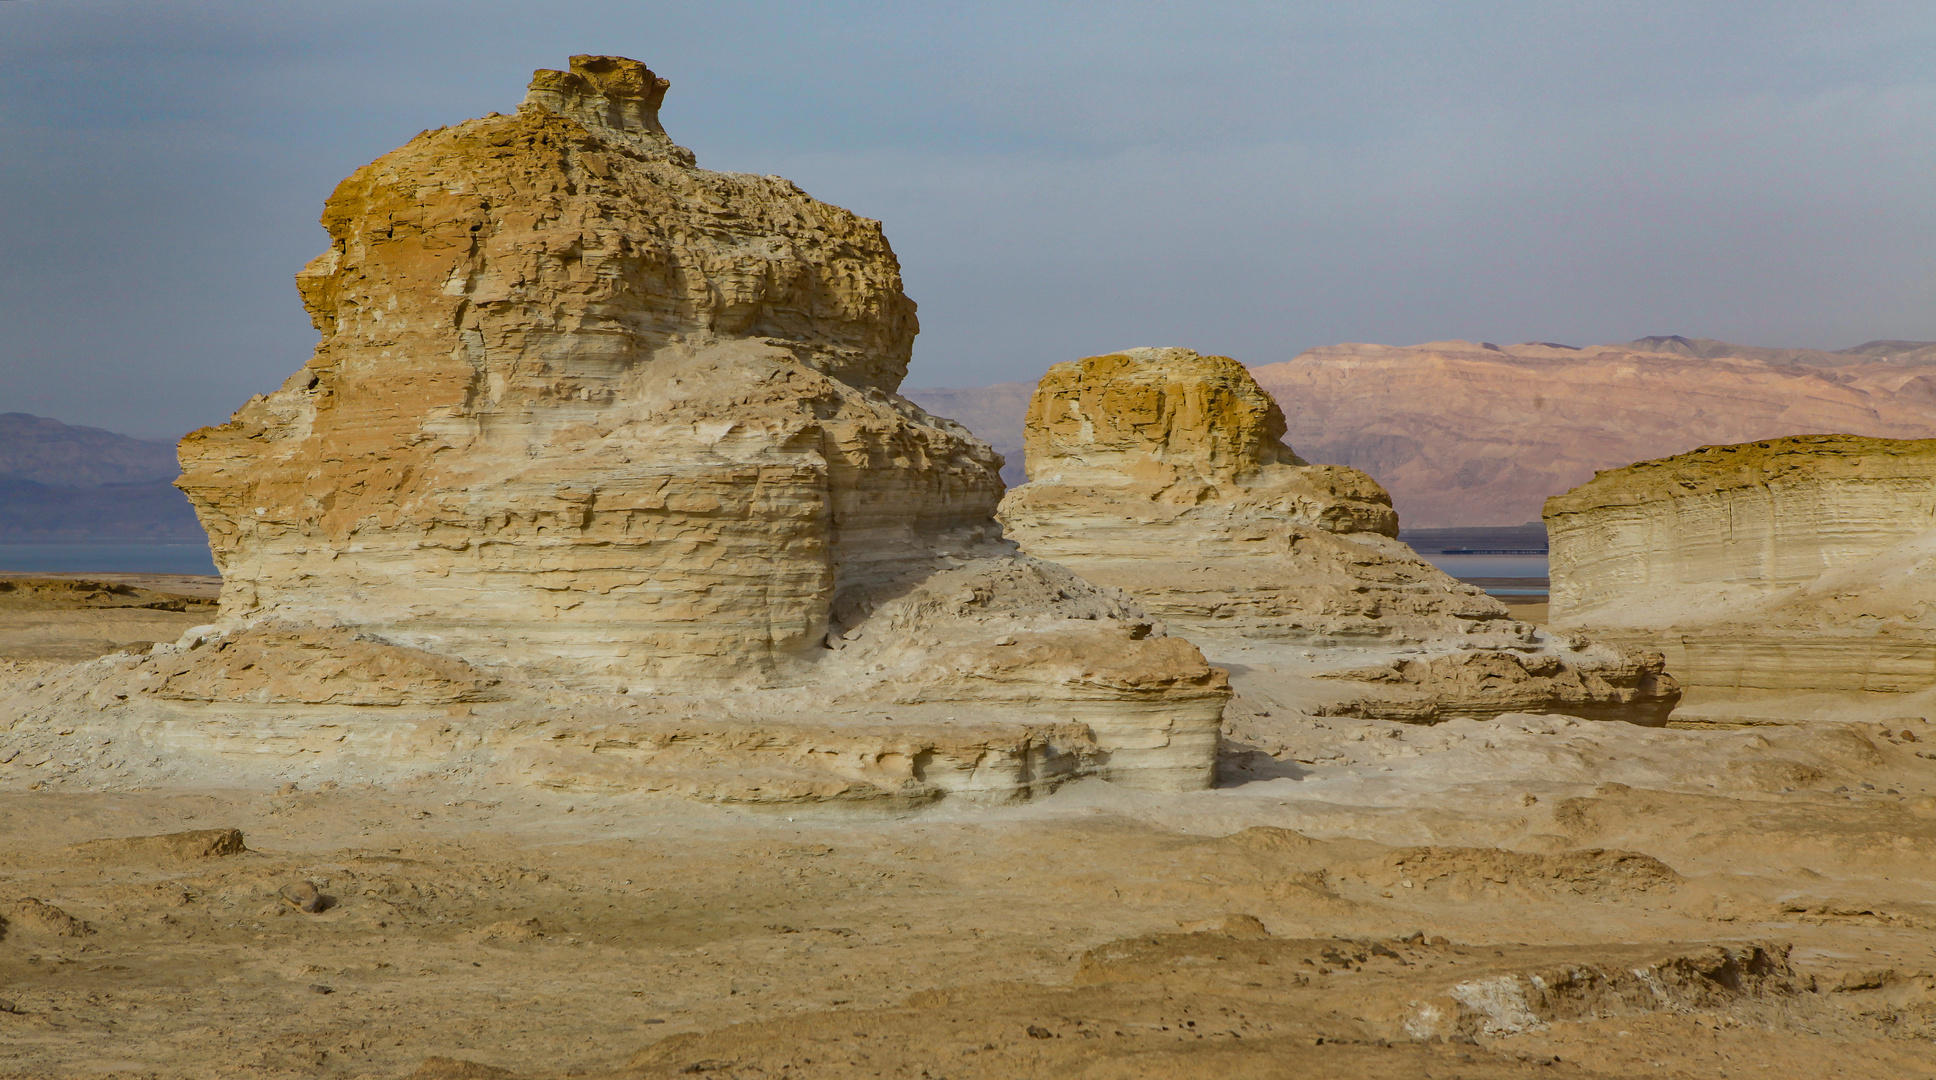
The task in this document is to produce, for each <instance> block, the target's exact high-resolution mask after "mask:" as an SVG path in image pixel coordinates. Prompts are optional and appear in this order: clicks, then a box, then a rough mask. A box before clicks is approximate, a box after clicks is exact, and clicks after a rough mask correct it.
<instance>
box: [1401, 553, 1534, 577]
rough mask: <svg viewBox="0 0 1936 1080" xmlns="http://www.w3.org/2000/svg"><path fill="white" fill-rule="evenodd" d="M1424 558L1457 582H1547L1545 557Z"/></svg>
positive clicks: (1445, 556)
mask: <svg viewBox="0 0 1936 1080" xmlns="http://www.w3.org/2000/svg"><path fill="white" fill-rule="evenodd" d="M1418 554H1419V557H1420V558H1423V559H1424V560H1425V561H1426V562H1428V563H1431V564H1432V565H1433V566H1436V567H1438V568H1439V569H1441V570H1443V571H1445V572H1446V573H1448V574H1451V575H1452V576H1453V577H1455V578H1544V577H1545V576H1546V556H1544V555H1440V554H1439V553H1438V552H1436V551H1421V552H1419V553H1418Z"/></svg>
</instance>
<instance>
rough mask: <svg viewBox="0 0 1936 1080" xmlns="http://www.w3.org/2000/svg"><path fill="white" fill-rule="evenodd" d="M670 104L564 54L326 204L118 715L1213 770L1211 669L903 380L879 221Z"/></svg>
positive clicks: (1129, 771) (193, 488) (1146, 775)
mask: <svg viewBox="0 0 1936 1080" xmlns="http://www.w3.org/2000/svg"><path fill="white" fill-rule="evenodd" d="M665 91H666V83H665V81H664V80H662V79H658V78H657V77H656V76H654V75H653V74H652V72H650V71H649V70H647V69H646V68H645V67H644V66H643V65H641V64H638V63H636V62H634V61H630V60H624V59H619V58H612V57H584V56H581V57H574V58H573V59H572V63H571V68H570V70H569V71H562V72H560V71H541V72H539V73H538V75H537V77H536V79H535V81H534V82H533V83H532V85H531V89H530V93H529V96H528V97H527V98H526V100H525V102H524V104H523V105H522V106H521V107H520V108H519V109H518V110H517V111H516V112H515V113H512V114H509V115H498V114H493V115H491V116H488V117H485V118H483V119H480V120H472V121H468V122H466V123H462V124H458V125H455V126H452V127H447V128H441V129H438V130H435V131H430V132H426V133H424V134H422V135H420V136H418V137H417V138H416V139H414V140H412V141H411V142H410V143H409V144H408V145H406V146H404V147H402V148H401V149H399V150H397V151H395V152H393V153H390V154H388V155H385V156H384V157H382V158H380V159H378V160H377V161H376V162H374V163H372V164H371V165H369V166H367V167H365V168H363V169H360V170H358V171H357V172H356V173H355V174H354V175H352V176H351V177H350V178H349V179H347V180H345V181H344V182H343V183H342V184H341V185H340V186H339V187H338V188H337V190H336V191H335V193H334V194H333V195H332V196H331V197H330V199H329V201H328V204H327V206H326V208H325V211H324V214H323V224H324V226H325V227H326V228H327V229H328V231H329V233H330V237H331V246H330V248H329V250H328V251H326V252H325V253H324V254H323V255H321V256H319V257H318V258H317V259H315V260H313V261H312V262H311V263H310V264H309V265H308V266H306V267H305V268H304V269H303V271H302V273H301V274H300V275H299V276H298V285H299V287H300V291H301V293H302V297H303V302H304V303H305V305H306V306H307V307H308V309H309V312H310V315H311V317H312V319H313V320H314V322H315V324H316V327H317V329H318V330H319V331H320V333H321V335H322V339H321V341H320V343H319V344H318V345H317V348H316V351H315V354H314V356H313V357H312V358H311V359H310V360H309V362H308V363H307V364H306V365H305V366H304V367H303V368H302V369H301V370H299V371H298V372H296V373H295V374H294V375H292V376H291V377H290V378H289V380H288V381H287V382H286V383H285V384H284V385H283V387H282V388H281V389H280V390H278V391H276V392H275V393H273V394H270V395H267V396H266V397H259V398H256V399H254V400H252V401H250V402H249V403H248V404H247V405H245V406H243V408H242V409H241V410H239V411H238V412H237V413H236V414H235V417H234V418H233V419H232V420H231V421H230V422H229V423H227V424H224V425H220V426H218V427H212V428H205V429H203V430H201V431H198V432H195V433H194V434H192V435H190V436H189V437H188V438H187V439H185V440H183V443H182V446H181V460H182V467H183V475H182V477H181V479H180V481H179V483H180V486H181V488H182V489H183V490H184V491H186V492H187V493H188V494H189V496H190V498H191V499H192V500H193V501H194V503H195V506H196V511H197V513H198V514H199V515H200V517H201V520H202V522H203V524H204V525H205V526H206V528H207V530H208V534H209V537H210V542H211V546H212V548H213V550H214V553H215V558H216V561H217V563H218V564H219V566H220V567H221V569H222V572H223V578H224V588H223V594H222V600H221V613H220V618H219V619H218V620H216V622H215V624H213V626H212V627H211V628H210V630H209V632H208V633H205V634H199V635H191V636H192V637H193V639H194V640H193V641H190V640H189V639H184V642H183V643H182V646H181V649H179V650H174V651H172V652H171V650H169V649H159V650H156V654H155V655H154V656H151V657H149V658H146V659H144V660H141V661H139V662H136V666H137V667H140V668H141V670H139V671H135V672H133V673H131V674H129V675H128V676H127V677H128V679H129V680H131V681H132V683H133V684H135V685H137V686H138V687H139V689H140V691H141V692H140V693H139V694H138V695H136V696H135V698H134V700H136V701H139V702H148V703H152V702H157V701H163V702H174V703H181V702H212V703H231V702H232V703H244V704H253V705H257V706H261V707H263V708H265V709H271V710H273V709H276V708H284V709H285V710H286V709H287V708H299V709H304V708H308V709H313V708H352V707H388V708H407V707H411V706H430V705H441V706H446V707H450V708H461V709H464V710H471V709H473V705H472V703H474V702H476V703H480V704H477V705H476V706H475V708H476V709H478V710H482V712H481V713H480V714H479V715H487V714H489V712H490V710H491V709H492V708H493V706H491V705H490V704H489V701H491V700H493V699H498V698H508V699H513V700H525V699H530V700H537V699H536V698H533V697H532V695H534V694H535V695H538V697H542V696H543V695H544V694H546V693H572V694H582V693H586V692H596V693H599V694H602V695H604V697H605V698H606V699H621V700H618V701H617V702H616V703H615V702H614V701H613V700H605V701H603V703H602V704H599V705H598V706H597V708H598V709H606V710H607V711H611V712H613V715H614V716H616V717H617V719H616V720H615V721H614V722H615V723H621V724H623V723H640V724H659V725H661V726H664V725H670V727H669V728H666V730H678V731H688V732H689V731H690V730H691V729H692V725H693V724H695V723H696V724H698V725H699V727H702V728H706V729H708V730H714V731H743V730H751V729H749V728H748V727H747V725H749V724H750V725H753V728H757V729H759V730H763V731H771V730H776V729H786V730H791V731H793V732H794V734H793V735H789V736H787V737H786V738H785V739H782V740H781V741H782V742H783V743H785V744H787V745H794V746H796V747H797V748H798V749H799V758H800V761H802V762H809V763H810V762H812V761H813V760H815V754H816V753H817V751H814V750H813V749H812V747H813V745H814V740H815V738H816V736H813V735H812V734H811V731H812V730H820V729H821V728H825V727H826V725H827V724H828V723H829V722H831V723H833V724H834V726H836V727H838V726H839V725H840V724H842V723H846V722H849V721H851V722H853V723H862V722H863V721H864V722H865V723H866V724H868V725H871V728H872V729H874V730H899V731H900V733H901V734H900V736H898V737H897V740H896V742H895V746H896V747H897V749H896V750H894V751H893V752H894V753H895V754H903V753H904V754H905V756H906V757H907V758H908V760H909V761H910V762H911V764H910V765H909V767H908V768H907V769H905V770H903V772H904V774H905V775H903V776H902V780H905V781H907V782H908V783H910V784H913V785H915V786H916V787H920V786H921V785H923V784H925V785H927V787H926V788H925V789H924V790H930V791H932V790H940V789H945V788H946V787H947V782H946V779H945V778H942V779H938V780H934V781H932V782H930V781H928V780H924V779H923V777H922V775H921V773H922V768H923V766H922V764H921V763H922V762H923V761H925V760H927V758H928V757H932V755H931V754H927V752H926V751H924V750H922V749H921V747H922V745H924V743H923V740H924V739H925V740H927V741H928V742H932V743H934V744H935V745H936V746H939V745H942V744H946V745H950V746H955V747H956V749H957V750H959V748H960V746H962V745H967V744H968V743H972V742H973V740H972V739H969V740H966V742H964V739H963V738H962V737H961V736H960V735H959V733H958V732H956V731H954V730H953V729H950V728H948V726H947V725H949V724H951V723H959V724H966V723H968V722H969V721H970V720H971V719H972V720H973V721H974V722H975V723H977V724H979V725H981V727H980V728H979V729H978V730H983V731H987V730H992V729H991V728H990V725H993V726H994V728H1002V731H1001V733H1000V734H999V735H998V736H996V737H995V738H996V742H997V743H1000V744H1001V745H1004V746H1007V745H1010V744H1013V743H1015V742H1016V740H1017V739H1020V740H1022V741H1023V742H1027V741H1028V740H1030V739H1034V740H1035V741H1037V742H1041V743H1044V744H1053V743H1055V740H1056V739H1058V738H1062V737H1063V736H1062V735H1061V734H1056V733H1064V734H1066V733H1067V732H1070V731H1080V732H1081V735H1080V737H1079V738H1078V739H1077V740H1076V743H1077V744H1079V745H1077V744H1071V747H1070V748H1069V749H1068V752H1067V753H1063V752H1062V751H1060V750H1056V751H1055V752H1054V753H1051V754H1050V757H1056V758H1057V759H1058V760H1063V761H1068V762H1073V763H1074V764H1073V765H1071V766H1070V767H1069V769H1067V770H1065V771H1067V772H1069V774H1071V775H1076V774H1081V773H1085V772H1087V773H1102V774H1105V775H1111V776H1116V777H1119V778H1122V779H1126V780H1132V781H1136V782H1144V783H1150V784H1153V785H1156V786H1170V787H1188V786H1201V785H1202V784H1205V783H1207V782H1208V780H1209V777H1210V772H1211V768H1212V763H1213V759H1214V752H1215V740H1216V726H1217V720H1218V715H1219V713H1220V710H1221V705H1222V701H1223V700H1224V699H1225V698H1226V697H1227V696H1228V690H1227V689H1226V688H1225V686H1224V683H1223V676H1222V673H1221V672H1218V671H1215V670H1214V669H1211V668H1210V667H1208V666H1207V665H1206V664H1205V663H1204V661H1203V658H1202V656H1201V654H1200V653H1198V652H1197V651H1196V650H1195V649H1194V648H1193V647H1192V646H1190V645H1189V644H1187V643H1185V642H1183V641H1180V640H1177V639H1173V638H1168V637H1165V636H1164V634H1163V633H1162V631H1161V630H1160V628H1156V627H1153V626H1152V625H1151V623H1150V621H1149V620H1147V619H1146V618H1144V617H1143V616H1142V615H1141V613H1140V612H1139V611H1138V610H1136V608H1135V607H1134V605H1132V604H1128V603H1126V602H1124V600H1123V598H1122V597H1121V596H1120V595H1119V594H1116V593H1114V592H1113V591H1112V590H1106V589H1098V588H1096V587H1095V586H1093V585H1091V584H1089V583H1087V582H1084V581H1082V580H1081V579H1079V578H1076V577H1075V576H1074V575H1072V574H1069V573H1068V572H1067V571H1064V570H1061V569H1060V568H1057V567H1053V566H1048V565H1045V564H1043V563H1040V562H1038V561H1036V560H1033V559H1029V558H1026V557H1022V556H1020V555H1019V554H1018V553H1017V552H1016V550H1015V548H1014V545H1013V544H1011V543H1008V542H1007V541H1005V540H1003V539H1002V537H1001V533H1000V529H999V527H998V526H997V525H996V523H995V521H994V517H993V514H994V511H995V508H996V505H997V502H998V500H999V499H1000V497H1001V494H1002V490H1003V489H1002V483H1001V480H1000V478H999V476H998V470H999V468H1000V466H1001V460H1000V458H999V457H997V456H996V455H995V454H994V453H993V452H992V451H991V450H989V449H988V447H987V446H986V445H985V444H983V443H981V442H980V441H978V440H977V439H975V438H974V437H973V436H971V435H970V434H969V433H968V432H967V431H966V430H965V429H963V428H961V427H960V426H959V425H957V424H954V423H953V422H951V421H946V420H938V419H935V418H933V417H930V416H928V415H927V414H925V413H924V412H922V411H921V410H920V409H919V408H918V407H916V406H914V405H913V404H911V403H910V402H908V401H907V400H906V399H904V398H902V397H900V396H899V395H898V394H897V393H896V392H895V391H896V388H897V387H898V386H899V383H900V381H901V378H902V376H903V374H904V372H905V370H906V366H907V361H908V357H909V352H910V349H911V343H912V341H913V338H914V335H915V332H916V320H915V310H914V304H913V302H912V301H910V300H909V299H908V298H907V296H906V295H905V294H904V293H903V292H902V288H901V276H900V271H899V267H898V264H897V263H896V261H895V258H894V255H893V252H892V251H891V250H890V248H889V247H888V244H887V241H886V239H885V238H884V237H883V236H882V234H881V229H880V225H879V223H878V222H875V221H871V220H868V219H865V218H861V217H859V216H857V215H855V214H852V213H850V212H848V211H846V210H842V209H840V208H838V207H834V206H829V205H827V204H825V203H821V202H818V201H816V200H814V199H813V198H811V197H809V196H808V195H806V194H805V193H804V192H802V191H801V190H800V189H799V188H797V187H795V186H794V185H793V184H791V183H790V182H788V181H786V180H783V179H781V178H779V177H771V176H764V177H763V176H750V175H745V174H738V173H719V172H710V171H706V170H703V169H699V168H697V167H696V165H695V163H694V160H693V156H692V154H691V153H690V152H689V151H687V150H685V149H683V148H681V147H679V146H677V145H675V144H674V143H673V142H672V141H671V140H670V139H669V138H668V137H667V136H666V134H665V131H664V129H663V128H662V127H661V126H660V124H659V121H658V107H659V103H660V100H661V99H662V97H663V95H664V93H665ZM195 649H200V650H201V651H200V652H196V653H195V655H193V656H184V655H182V653H183V652H184V651H188V652H194V650H195ZM359 673H360V676H361V678H362V679H363V680H364V681H366V682H368V683H370V684H372V685H370V686H366V687H358V686H355V685H351V684H352V683H354V682H355V681H356V677H357V676H358V674H359ZM110 681H113V677H110ZM546 688H550V689H546ZM175 707H176V708H177V709H183V708H190V706H188V705H177V706H175ZM587 708H591V707H590V706H587ZM883 709H886V710H888V712H889V713H892V714H895V715H892V716H888V717H886V719H885V720H884V719H883V712H882V710H883ZM526 711H527V713H528V712H529V710H528V709H527V710H526ZM581 711H582V710H581ZM592 711H593V712H596V711H597V709H592ZM950 713H958V714H960V715H959V716H953V715H948V714H950ZM929 714H933V715H929ZM971 714H972V715H971ZM182 715H188V714H182ZM288 715H290V714H288V713H287V712H286V711H285V712H284V713H279V714H277V718H275V719H274V720H273V723H272V722H271V720H265V721H264V723H265V724H271V726H273V725H274V724H281V723H282V719H281V718H282V717H286V716H288ZM649 717H656V719H650V718H649ZM910 717H913V718H914V719H918V720H919V722H920V723H921V724H925V725H928V726H927V727H925V728H921V729H920V730H922V731H925V732H927V734H926V735H918V734H910V733H909V730H910V729H906V728H897V724H900V723H902V722H904V721H905V722H910V723H911V722H913V720H910V719H909V718H910ZM628 718H629V719H628ZM806 718H811V720H812V722H813V724H817V725H819V726H818V727H812V728H811V730H808V729H797V728H787V725H788V724H790V723H795V722H797V721H800V720H802V719H806ZM480 725H481V726H480V728H479V730H480V731H484V730H494V729H491V728H490V726H489V723H488V722H487V721H480ZM722 725H723V726H722ZM1003 725H1008V727H1007V728H1003V727H1002V726H1003ZM352 726H354V725H352ZM776 726H777V727H776ZM1038 728H1040V729H1041V731H1038ZM265 730H266V729H265ZM278 730H280V729H278ZM802 731H806V732H807V734H801V732H802ZM1042 732H1048V733H1047V734H1043V733H1042ZM662 733H663V732H662ZM667 738H668V739H670V738H671V736H667ZM721 739H722V740H723V741H722V742H721V745H723V746H729V745H732V744H733V738H729V737H724V736H722V737H721ZM380 741H381V740H378V742H380ZM604 741H605V742H607V743H611V744H613V745H617V744H618V743H623V742H627V740H624V739H619V738H617V737H616V736H613V737H609V738H606V739H605V740H604ZM629 742H630V744H631V745H634V746H640V745H644V746H652V745H660V744H661V743H664V742H666V740H658V741H656V742H655V737H654V736H652V735H650V733H646V734H642V735H639V736H637V737H635V738H633V739H631V740H629ZM569 744H570V740H568V739H567V740H563V741H562V742H560V743H558V745H560V746H564V745H569ZM373 745H374V744H373ZM453 745H454V744H453ZM546 745H552V743H550V742H548V743H547V744H546ZM843 745H846V746H848V747H849V748H850V749H851V747H852V745H853V740H852V739H847V740H845V742H844V743H843ZM438 752H439V753H442V752H444V751H438ZM451 752H455V751H454V750H452V751H451ZM991 752H993V751H991ZM880 753H883V754H885V753H887V751H885V750H883V751H880ZM924 755H927V756H926V757H924ZM650 756H651V755H643V757H650ZM837 756H838V755H829V754H821V755H820V759H822V760H828V759H831V758H833V757H837ZM970 756H971V757H972V755H970ZM626 758H627V755H619V757H617V758H608V759H607V761H608V762H609V761H617V760H624V759H626ZM630 759H631V760H635V761H639V760H642V757H641V755H639V754H631V755H630ZM749 760H750V759H749ZM641 767H642V768H643V766H641ZM1030 768H1031V766H1029V765H1028V764H1027V763H1026V762H1024V764H1023V765H1022V766H1021V771H1020V772H1019V773H1017V774H1016V775H1015V776H1013V777H1011V778H1010V779H1011V780H1012V781H1013V782H1014V785H1016V786H1015V790H1029V789H1031V787H1032V786H1039V785H1038V784H1037V781H1039V780H1041V779H1042V776H1043V774H1040V771H1039V770H1037V773H1035V774H1031V773H1030V771H1029V770H1030ZM603 771H604V772H606V773H609V772H610V771H611V770H610V769H605V770H603ZM621 771H623V770H621ZM951 775H952V774H951ZM549 782H559V781H558V780H557V777H556V775H555V770H554V775H551V780H550V781H549ZM936 784H939V785H940V788H936V786H935V785H936Z"/></svg>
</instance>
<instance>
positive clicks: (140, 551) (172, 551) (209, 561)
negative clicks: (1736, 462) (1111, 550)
mask: <svg viewBox="0 0 1936 1080" xmlns="http://www.w3.org/2000/svg"><path fill="white" fill-rule="evenodd" d="M1419 554H1420V555H1421V556H1423V557H1424V559H1425V561H1426V562H1429V563H1431V564H1432V565H1434V566H1436V567H1438V568H1439V569H1441V570H1443V571H1445V572H1446V573H1448V574H1451V575H1452V576H1453V577H1455V578H1533V579H1543V578H1545V577H1546V556H1544V555H1441V554H1438V553H1437V552H1430V551H1426V552H1420V553H1419ZM90 571H92V572H102V573H107V572H114V571H120V572H123V573H141V574H213V573H215V560H214V559H213V558H211V557H210V556H209V553H208V545H206V544H0V572H5V573H12V574H21V573H35V572H40V573H88V572H90ZM1488 588H1489V591H1492V592H1497V593H1502V594H1519V593H1527V592H1534V593H1537V592H1545V591H1546V590H1545V589H1544V588H1543V587H1541V588H1530V587H1529V588H1515V587H1512V586H1499V587H1492V586H1491V585H1490V583H1488Z"/></svg>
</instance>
